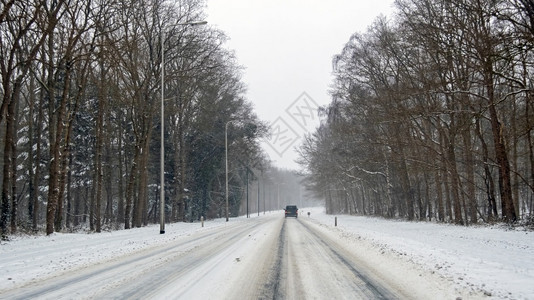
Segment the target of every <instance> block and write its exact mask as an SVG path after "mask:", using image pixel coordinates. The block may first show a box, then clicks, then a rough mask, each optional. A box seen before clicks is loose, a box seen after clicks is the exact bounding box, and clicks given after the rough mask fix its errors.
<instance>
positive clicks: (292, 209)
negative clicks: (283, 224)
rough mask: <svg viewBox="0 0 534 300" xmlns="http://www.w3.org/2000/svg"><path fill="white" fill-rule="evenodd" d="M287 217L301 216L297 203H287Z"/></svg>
mask: <svg viewBox="0 0 534 300" xmlns="http://www.w3.org/2000/svg"><path fill="white" fill-rule="evenodd" d="M287 217H295V218H298V217H299V209H298V208H297V206H296V205H287V206H286V218H287Z"/></svg>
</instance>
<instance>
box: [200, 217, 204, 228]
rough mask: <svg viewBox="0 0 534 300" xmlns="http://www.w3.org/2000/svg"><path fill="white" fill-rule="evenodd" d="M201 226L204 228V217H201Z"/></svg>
mask: <svg viewBox="0 0 534 300" xmlns="http://www.w3.org/2000/svg"><path fill="white" fill-rule="evenodd" d="M200 224H202V227H204V216H200Z"/></svg>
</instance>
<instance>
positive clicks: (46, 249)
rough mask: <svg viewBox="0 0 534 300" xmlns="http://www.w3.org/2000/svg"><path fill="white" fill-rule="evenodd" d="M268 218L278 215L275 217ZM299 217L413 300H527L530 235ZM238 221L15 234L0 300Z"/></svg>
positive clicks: (532, 257)
mask: <svg viewBox="0 0 534 300" xmlns="http://www.w3.org/2000/svg"><path fill="white" fill-rule="evenodd" d="M307 212H310V216H309V217H308V216H307ZM268 214H269V213H268ZM271 214H275V215H277V214H279V215H280V216H281V217H282V216H283V212H273V213H271ZM262 216H263V215H260V216H259V217H256V218H262ZM253 217H255V216H254V215H253ZM299 218H307V219H308V220H307V221H311V223H313V224H314V225H315V226H317V227H318V228H320V229H321V230H323V231H324V232H327V233H329V236H330V237H331V238H332V239H335V240H337V241H339V243H343V244H345V245H346V247H347V248H349V249H354V251H359V254H361V258H362V260H366V261H367V262H368V263H369V264H373V265H376V266H377V268H386V269H387V270H388V271H389V272H391V273H392V274H393V275H394V276H402V277H403V278H404V279H405V282H411V284H410V286H408V287H406V288H407V289H413V290H414V298H419V297H417V296H418V295H425V294H426V295H431V294H430V293H431V291H420V290H418V287H417V282H420V281H421V280H425V281H428V280H437V282H447V283H448V284H449V285H450V286H451V287H452V288H453V289H457V290H468V291H471V295H472V296H473V297H472V298H480V297H481V295H482V297H486V298H492V299H534V284H533V283H534V232H531V231H520V230H506V229H503V228H496V227H482V226H480V227H461V226H453V225H443V224H433V223H426V222H403V221H392V220H383V219H377V218H367V217H357V216H342V215H341V216H337V223H338V226H337V227H334V218H335V216H330V215H326V214H325V213H324V209H323V208H310V209H306V208H305V209H300V217H299ZM302 221H304V220H302ZM240 222H250V220H249V219H246V218H243V217H241V218H234V219H231V220H230V222H228V223H226V222H225V221H224V219H218V220H213V221H208V222H205V227H201V226H200V223H177V224H167V228H166V233H165V234H163V235H160V234H159V226H158V225H153V226H149V227H144V228H135V229H131V230H121V231H114V232H104V233H100V234H86V233H72V234H70V233H69V234H67V233H63V234H53V235H52V236H48V237H47V236H31V237H28V236H15V237H12V240H11V241H9V242H2V244H1V245H0V298H1V295H2V291H4V290H7V289H10V288H13V287H14V286H19V285H22V284H25V283H30V282H32V281H35V280H36V279H42V278H44V277H50V276H55V275H57V274H59V273H62V272H65V271H67V270H72V269H76V268H80V267H85V266H89V265H92V264H95V263H99V262H104V261H108V260H112V259H114V258H117V257H119V256H123V255H128V254H131V253H134V252H137V251H140V250H144V249H149V248H154V247H159V246H162V245H164V244H166V243H169V242H171V241H175V240H179V239H181V238H184V237H186V236H189V235H192V234H195V233H197V232H199V231H207V230H213V229H214V228H217V227H220V226H236V225H239V223H240ZM236 223H237V224H236ZM238 275H239V273H236V276H238ZM228 280H230V281H232V280H234V279H231V278H228ZM235 280H238V279H235ZM207 288H208V287H207ZM444 289H445V288H444ZM484 294H485V295H486V296H483V295H484ZM451 296H453V295H451ZM465 298H469V297H465Z"/></svg>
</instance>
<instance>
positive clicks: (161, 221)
mask: <svg viewBox="0 0 534 300" xmlns="http://www.w3.org/2000/svg"><path fill="white" fill-rule="evenodd" d="M206 24H208V22H207V21H198V22H187V23H181V24H178V25H180V26H188V25H190V26H197V25H206ZM162 28H163V26H162ZM164 42H165V32H164V31H163V30H161V136H160V140H161V144H160V202H161V203H160V218H159V233H160V234H164V233H165V143H164V137H165V135H164V132H165V126H164V125H165V104H164V102H165V49H164V47H163V45H164Z"/></svg>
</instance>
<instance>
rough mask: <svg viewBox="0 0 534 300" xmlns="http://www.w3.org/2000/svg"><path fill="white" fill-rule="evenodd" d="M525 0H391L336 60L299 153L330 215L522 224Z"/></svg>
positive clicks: (530, 12)
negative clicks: (318, 117)
mask: <svg viewBox="0 0 534 300" xmlns="http://www.w3.org/2000/svg"><path fill="white" fill-rule="evenodd" d="M533 8H534V2H533V1H532V0H506V1H504V0H492V1H481V0H450V1H438V0H397V1H396V2H395V15H394V16H393V17H392V18H389V19H388V18H385V17H380V18H378V19H376V21H375V22H374V23H373V24H372V25H370V26H369V28H368V30H367V31H366V32H363V33H356V34H354V35H353V36H352V37H351V38H350V40H349V42H348V43H347V44H346V45H345V47H344V48H343V50H342V52H341V53H340V54H339V55H336V56H335V58H334V60H333V64H334V77H335V78H334V81H333V84H332V87H331V95H332V101H331V103H330V104H329V105H328V106H327V107H325V108H324V110H323V111H322V113H323V116H324V121H323V122H322V124H321V126H320V127H319V128H318V129H317V131H316V132H314V133H313V134H311V135H309V136H308V137H307V139H306V141H305V143H304V144H303V146H302V147H301V149H300V152H301V163H302V164H303V165H304V166H305V167H306V168H307V169H308V171H309V174H308V175H309V176H308V185H309V186H310V188H311V189H313V190H314V191H315V193H316V194H317V195H322V196H323V197H324V198H325V199H326V208H327V212H329V213H349V214H364V215H378V216H384V217H388V218H405V219H408V220H437V221H439V222H454V223H456V224H465V225H467V224H472V223H476V222H480V221H484V222H490V221H495V220H503V221H505V222H516V221H518V220H519V219H523V220H527V219H528V218H532V211H533V209H534V202H533V196H534V193H533V192H534V190H533V189H534V149H533V145H534V144H533V143H534V141H533V134H534V133H533V124H534V101H533V87H534V82H533V79H534V76H533V75H534V52H533V46H534V43H533V41H534V27H533V24H534V9H533Z"/></svg>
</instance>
